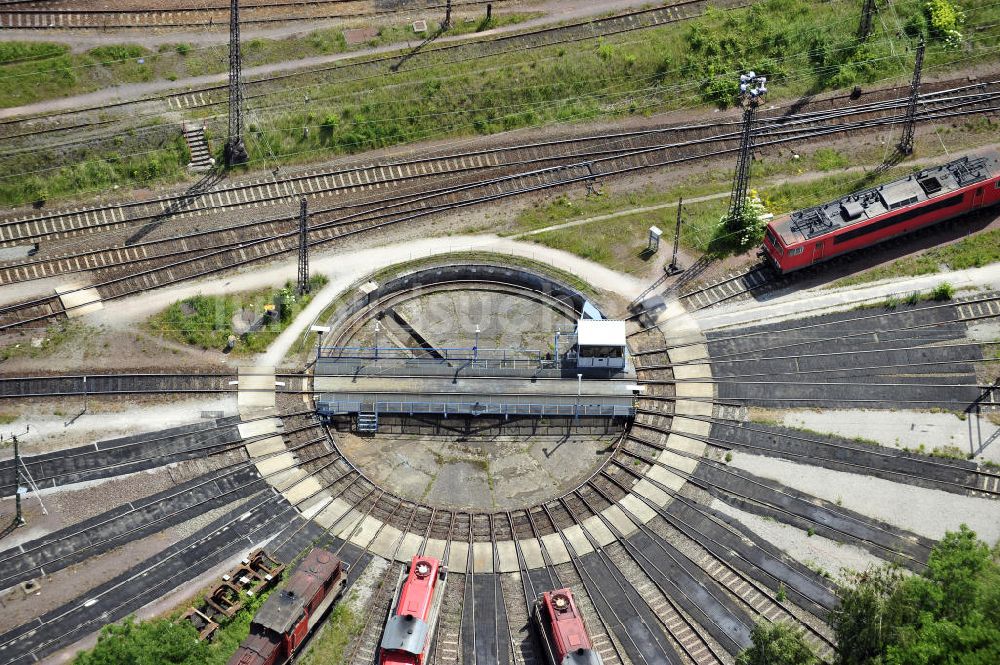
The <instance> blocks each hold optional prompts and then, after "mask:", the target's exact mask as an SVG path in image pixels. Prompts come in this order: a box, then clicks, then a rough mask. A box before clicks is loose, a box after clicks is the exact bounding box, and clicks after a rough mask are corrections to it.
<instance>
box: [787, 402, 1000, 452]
mask: <svg viewBox="0 0 1000 665" xmlns="http://www.w3.org/2000/svg"><path fill="white" fill-rule="evenodd" d="M782 424H783V425H785V426H786V427H795V428H800V429H809V430H813V431H816V432H824V433H827V434H836V435H837V436H842V437H845V438H848V439H853V438H854V437H863V438H865V439H871V440H873V441H878V442H879V443H880V444H882V445H883V446H889V447H892V448H917V447H919V446H920V445H921V444H923V446H924V448H925V449H926V450H928V451H930V450H934V449H935V448H940V447H942V446H950V447H954V448H959V449H960V450H962V452H965V453H971V454H974V455H979V454H980V450H981V449H982V448H983V446H984V445H985V444H986V443H987V441H989V439H990V437H991V436H994V435H996V434H997V430H1000V427H997V426H996V425H994V424H993V423H991V422H990V421H989V420H987V419H986V418H985V417H982V418H979V417H976V416H969V417H966V418H965V419H964V420H963V419H961V418H959V417H958V416H957V415H955V414H953V413H927V412H926V411H893V412H889V411H874V410H865V409H845V410H830V411H809V410H803V411H789V412H788V413H786V414H785V416H784V419H783V421H782ZM998 439H1000V436H998ZM982 457H984V458H985V459H990V460H994V461H998V462H1000V443H998V442H997V441H994V442H992V443H990V444H989V445H986V447H985V449H984V450H982Z"/></svg>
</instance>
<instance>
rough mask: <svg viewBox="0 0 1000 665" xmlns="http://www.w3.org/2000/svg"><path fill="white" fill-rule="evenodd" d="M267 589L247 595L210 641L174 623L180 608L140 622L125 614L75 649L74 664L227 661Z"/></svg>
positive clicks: (210, 664)
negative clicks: (94, 640)
mask: <svg viewBox="0 0 1000 665" xmlns="http://www.w3.org/2000/svg"><path fill="white" fill-rule="evenodd" d="M270 593H271V592H270V591H269V592H267V593H263V594H261V595H259V596H253V597H249V598H247V599H246V604H245V605H244V606H243V609H241V610H240V611H239V612H238V613H237V614H236V616H234V617H233V618H232V619H230V620H229V621H228V622H227V623H225V624H224V625H223V626H222V627H221V628H219V630H218V631H216V633H215V635H214V636H213V638H212V641H211V643H206V642H199V641H198V632H197V631H196V630H195V629H194V627H193V626H192V625H191V624H190V623H188V622H186V621H184V622H179V623H175V621H176V619H177V618H178V616H179V614H180V612H173V613H171V616H170V617H164V618H158V619H152V620H150V621H140V622H136V621H135V619H134V617H128V618H126V619H125V620H124V621H122V622H121V623H113V624H108V625H106V626H104V628H102V629H101V633H100V636H99V637H98V639H97V645H96V646H95V647H94V648H93V649H91V650H88V651H81V652H80V653H78V654H77V656H76V658H75V659H74V660H73V665H167V664H169V665H226V663H227V662H228V661H229V659H230V657H232V655H233V652H235V651H236V647H238V646H239V644H240V642H242V641H243V640H244V639H246V636H247V635H249V634H250V622H251V620H252V619H253V616H254V614H256V613H257V610H258V608H260V606H261V605H262V604H263V603H264V600H266V599H267V597H268V596H269V595H270Z"/></svg>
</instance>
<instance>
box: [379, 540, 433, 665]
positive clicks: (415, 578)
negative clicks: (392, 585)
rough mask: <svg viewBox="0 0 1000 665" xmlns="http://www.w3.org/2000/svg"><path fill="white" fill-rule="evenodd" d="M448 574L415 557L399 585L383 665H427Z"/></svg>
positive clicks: (384, 644)
mask: <svg viewBox="0 0 1000 665" xmlns="http://www.w3.org/2000/svg"><path fill="white" fill-rule="evenodd" d="M447 577H448V570H447V568H445V567H444V566H442V565H441V562H440V561H438V560H437V559H435V558H433V557H429V556H420V555H419V554H418V555H417V556H415V557H413V561H411V562H410V565H409V566H407V567H406V568H404V569H402V570H400V571H399V581H398V582H397V583H396V592H395V595H394V596H393V598H394V600H393V603H392V607H390V608H389V619H388V621H386V624H385V630H384V631H383V632H382V642H381V644H380V646H379V661H378V662H379V665H424V663H426V662H427V660H426V659H427V651H428V650H429V649H430V646H431V643H432V642H433V640H434V628H435V626H436V625H437V619H438V614H439V613H440V612H441V602H442V600H444V585H445V582H446V581H447Z"/></svg>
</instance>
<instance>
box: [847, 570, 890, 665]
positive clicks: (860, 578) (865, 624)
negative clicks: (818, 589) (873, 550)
mask: <svg viewBox="0 0 1000 665" xmlns="http://www.w3.org/2000/svg"><path fill="white" fill-rule="evenodd" d="M902 583H903V573H902V572H901V571H900V570H899V568H896V567H894V566H882V567H871V568H869V569H868V570H866V571H864V572H862V573H855V574H854V575H853V577H852V578H850V579H849V580H848V584H845V585H844V586H843V587H842V588H841V590H840V606H839V607H838V608H837V610H836V611H835V612H834V613H833V629H834V632H835V633H836V634H837V651H838V653H839V654H840V663H841V665H867V664H869V663H880V662H882V661H881V658H882V657H883V656H884V654H885V651H886V648H887V647H888V645H889V644H890V642H891V641H893V635H894V632H895V623H896V621H895V613H896V606H895V605H894V604H893V603H892V600H893V598H894V597H895V596H896V593H897V592H898V590H899V588H900V586H901V585H902Z"/></svg>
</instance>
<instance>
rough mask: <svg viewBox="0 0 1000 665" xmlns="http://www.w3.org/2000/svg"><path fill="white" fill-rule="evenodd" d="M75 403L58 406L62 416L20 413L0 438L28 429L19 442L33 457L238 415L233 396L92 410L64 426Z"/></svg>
mask: <svg viewBox="0 0 1000 665" xmlns="http://www.w3.org/2000/svg"><path fill="white" fill-rule="evenodd" d="M78 401H80V404H75V403H74V404H66V403H60V405H59V406H62V408H63V409H65V411H64V412H63V415H54V414H52V413H51V412H47V413H45V412H40V411H37V410H33V411H28V412H23V413H20V414H19V415H18V418H17V420H15V421H14V422H12V423H10V424H9V425H0V434H3V435H4V438H5V439H6V438H8V437H7V435H8V434H20V433H22V432H24V430H25V426H26V425H31V431H30V432H29V433H28V434H27V435H25V436H23V437H21V438H20V441H21V454H22V455H36V454H38V453H42V452H49V451H52V450H60V449H62V448H69V447H71V446H79V445H82V444H87V443H92V442H94V441H106V440H107V439H115V438H118V437H122V436H129V435H131V434H140V433H142V432H154V431H157V430H162V429H167V428H170V427H177V426H179V425H187V424H190V423H196V422H199V421H200V420H201V414H202V411H215V412H220V411H221V412H222V415H223V416H233V415H236V413H237V409H236V396H235V395H232V396H225V397H199V398H194V399H179V400H178V401H176V402H172V403H169V404H156V405H152V406H132V407H130V408H127V409H125V410H123V411H114V412H103V413H102V412H99V411H93V410H91V412H89V413H86V414H84V415H82V416H80V417H79V418H77V419H76V420H75V421H73V424H72V425H69V426H67V425H66V421H67V420H68V419H69V418H71V417H73V416H74V415H76V414H77V413H79V411H80V409H81V408H82V400H78ZM56 408H58V406H57V407H56ZM215 415H218V414H215ZM13 454H14V453H13V450H12V449H11V448H3V449H2V450H0V459H6V458H8V457H10V456H11V455H13Z"/></svg>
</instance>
